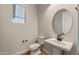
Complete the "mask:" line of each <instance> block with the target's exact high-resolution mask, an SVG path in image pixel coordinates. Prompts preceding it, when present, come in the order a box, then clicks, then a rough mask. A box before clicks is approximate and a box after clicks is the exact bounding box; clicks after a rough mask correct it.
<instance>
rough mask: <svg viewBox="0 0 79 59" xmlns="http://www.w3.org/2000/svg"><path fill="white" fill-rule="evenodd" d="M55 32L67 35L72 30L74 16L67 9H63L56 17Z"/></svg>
mask: <svg viewBox="0 0 79 59" xmlns="http://www.w3.org/2000/svg"><path fill="white" fill-rule="evenodd" d="M52 25H53V30H54V32H55V33H56V34H61V33H64V34H67V33H68V32H69V31H70V30H71V28H72V16H71V14H70V13H69V12H68V11H67V10H66V9H61V10H59V11H57V12H56V14H55V15H54V18H53V21H52Z"/></svg>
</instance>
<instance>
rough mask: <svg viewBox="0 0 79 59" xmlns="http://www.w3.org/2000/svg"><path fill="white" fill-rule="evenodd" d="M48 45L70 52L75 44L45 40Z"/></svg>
mask: <svg viewBox="0 0 79 59" xmlns="http://www.w3.org/2000/svg"><path fill="white" fill-rule="evenodd" d="M45 42H46V43H49V44H51V45H53V46H54V47H56V48H58V49H60V50H63V51H66V52H69V51H70V50H71V49H72V46H73V43H72V42H68V41H63V40H62V41H58V40H57V39H54V38H50V39H46V40H45Z"/></svg>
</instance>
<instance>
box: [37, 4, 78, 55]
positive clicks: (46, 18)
mask: <svg viewBox="0 0 79 59" xmlns="http://www.w3.org/2000/svg"><path fill="white" fill-rule="evenodd" d="M75 6H76V5H74V4H73V5H72V4H70V5H68V4H67V5H65V4H64V5H62V4H60V5H39V6H38V14H39V17H38V19H39V20H38V26H39V29H38V31H39V34H43V35H45V36H46V37H47V38H50V37H53V38H56V37H57V34H56V33H55V32H54V31H53V29H52V19H53V15H54V14H55V13H56V11H57V10H60V9H63V8H65V9H67V10H69V12H70V14H71V15H72V18H73V19H72V20H73V26H72V29H71V31H70V32H69V33H68V34H66V35H65V36H64V40H66V41H70V42H73V43H74V46H73V48H72V50H71V51H70V52H69V53H66V52H65V54H77V53H78V51H77V44H78V14H77V11H76V9H75Z"/></svg>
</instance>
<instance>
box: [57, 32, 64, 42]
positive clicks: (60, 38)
mask: <svg viewBox="0 0 79 59" xmlns="http://www.w3.org/2000/svg"><path fill="white" fill-rule="evenodd" d="M62 35H64V33H61V34H58V35H57V40H58V41H62V39H63V38H62V37H61V36H62Z"/></svg>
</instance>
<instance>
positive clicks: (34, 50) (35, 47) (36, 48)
mask: <svg viewBox="0 0 79 59" xmlns="http://www.w3.org/2000/svg"><path fill="white" fill-rule="evenodd" d="M44 40H45V37H44V36H39V37H38V42H37V43H33V44H31V45H30V46H29V48H30V50H31V55H38V54H40V53H41V45H43V44H44Z"/></svg>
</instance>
